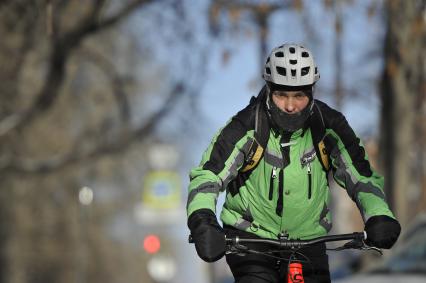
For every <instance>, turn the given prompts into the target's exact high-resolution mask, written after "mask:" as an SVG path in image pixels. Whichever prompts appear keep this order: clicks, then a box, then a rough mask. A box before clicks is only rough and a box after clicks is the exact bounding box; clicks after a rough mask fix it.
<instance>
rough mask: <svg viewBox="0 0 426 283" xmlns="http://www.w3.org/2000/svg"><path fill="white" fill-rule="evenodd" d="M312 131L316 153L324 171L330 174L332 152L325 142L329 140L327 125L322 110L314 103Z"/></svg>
mask: <svg viewBox="0 0 426 283" xmlns="http://www.w3.org/2000/svg"><path fill="white" fill-rule="evenodd" d="M310 129H311V133H312V140H313V143H314V147H315V151H316V152H317V155H318V154H319V156H320V157H321V158H319V160H320V162H321V165H322V167H323V169H324V171H326V172H329V171H330V157H329V152H330V151H331V149H330V148H327V146H326V144H328V143H326V142H325V140H326V138H327V134H326V131H325V123H324V119H323V117H322V113H321V110H320V109H319V107H318V105H316V104H315V103H314V108H313V113H312V116H311V118H310Z"/></svg>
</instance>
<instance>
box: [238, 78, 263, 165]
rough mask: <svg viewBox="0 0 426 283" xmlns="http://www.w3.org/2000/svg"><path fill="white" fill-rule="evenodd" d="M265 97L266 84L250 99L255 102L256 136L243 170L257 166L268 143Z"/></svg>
mask: <svg viewBox="0 0 426 283" xmlns="http://www.w3.org/2000/svg"><path fill="white" fill-rule="evenodd" d="M265 97H266V86H265V87H263V88H262V90H261V91H260V93H259V95H258V96H257V97H252V98H251V100H250V103H253V104H255V118H254V138H253V140H252V142H251V145H250V147H249V150H248V153H247V155H246V159H245V161H244V164H245V166H244V167H243V168H242V169H241V172H247V171H249V170H251V169H253V168H255V167H256V165H257V164H258V163H259V161H260V159H262V157H263V153H264V151H265V148H266V145H267V144H268V139H269V123H268V121H267V117H266V115H265V109H264V107H265V104H264V102H265V99H264V98H265Z"/></svg>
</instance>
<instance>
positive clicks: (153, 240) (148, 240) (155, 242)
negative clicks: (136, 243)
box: [143, 235, 161, 254]
mask: <svg viewBox="0 0 426 283" xmlns="http://www.w3.org/2000/svg"><path fill="white" fill-rule="evenodd" d="M160 247H161V244H160V238H158V236H157V235H148V236H146V237H145V238H144V239H143V249H144V250H145V251H146V252H147V253H149V254H155V253H156V252H158V251H159V250H160Z"/></svg>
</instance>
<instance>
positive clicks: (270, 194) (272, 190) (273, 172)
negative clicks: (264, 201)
mask: <svg viewBox="0 0 426 283" xmlns="http://www.w3.org/2000/svg"><path fill="white" fill-rule="evenodd" d="M276 178H277V167H275V166H274V167H272V174H271V181H270V183H269V200H272V197H273V194H274V179H276Z"/></svg>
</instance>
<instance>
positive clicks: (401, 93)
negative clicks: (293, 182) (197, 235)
mask: <svg viewBox="0 0 426 283" xmlns="http://www.w3.org/2000/svg"><path fill="white" fill-rule="evenodd" d="M425 7H426V1H424V0H409V1H404V0H393V1H390V0H389V1H385V0H377V1H368V0H341V1H339V0H321V1H320V0H318V1H307V0H281V1H278V0H277V1H273V0H265V1H256V0H197V1H194V0H156V1H154V0H121V1H119V0H109V1H108V0H90V1H80V0H69V1H67V0H61V1H60V0H37V1H24V0H9V1H8V0H6V1H1V3H0V38H1V41H0V81H1V83H0V95H1V99H0V188H1V190H0V223H1V226H0V282H10V283H23V282H31V283H37V282H63V283H68V282H76V283H86V282H144V283H154V282H158V283H161V282H169V283H180V282H209V283H219V282H233V280H232V277H231V275H230V272H229V270H228V268H227V266H226V263H225V262H224V260H220V261H219V262H217V263H214V264H205V263H203V262H202V261H201V260H200V259H199V258H198V257H197V256H196V253H195V249H194V247H193V246H191V245H190V244H188V243H187V237H188V233H189V231H188V230H187V228H186V212H185V205H186V197H187V185H188V182H189V178H188V173H189V170H190V168H191V167H193V166H196V165H197V164H198V163H199V161H200V159H201V154H202V152H203V151H204V150H205V149H206V148H207V146H208V144H209V142H210V139H211V138H212V137H213V135H214V133H215V132H216V131H218V130H219V128H220V127H222V126H223V125H224V124H225V123H226V121H227V120H228V119H229V118H230V117H231V116H232V115H234V114H235V113H236V112H237V111H238V110H240V109H241V108H243V107H244V106H245V105H246V104H247V103H248V102H249V100H250V97H251V96H253V95H256V94H257V93H258V91H259V90H260V88H261V87H262V83H263V82H262V79H261V69H262V66H263V62H264V60H265V58H266V56H267V53H268V52H269V51H270V49H271V48H273V47H275V46H278V45H280V44H282V43H284V42H296V43H302V44H304V45H305V46H306V47H308V48H309V49H311V50H312V51H313V53H314V55H315V58H316V62H317V64H318V65H319V70H320V73H321V79H320V81H319V82H318V83H317V88H316V93H315V97H316V98H318V99H321V100H323V101H325V102H327V103H329V104H330V105H331V106H333V107H335V108H336V109H338V110H340V111H342V112H343V113H344V114H345V115H346V117H347V119H348V121H349V122H350V124H351V125H352V127H353V128H354V129H355V131H356V132H357V134H358V135H359V136H360V137H361V138H362V139H363V141H364V143H365V145H366V148H367V150H368V153H369V156H370V159H371V161H372V163H373V165H374V167H375V168H376V169H377V170H378V171H379V172H380V173H382V174H384V175H385V177H386V187H385V190H386V194H387V197H388V201H389V203H390V204H391V206H392V208H393V210H394V212H395V214H396V215H397V217H398V218H399V220H400V222H401V224H402V227H403V233H404V235H403V237H401V239H400V241H399V242H398V246H397V247H395V249H393V250H392V251H390V252H387V253H386V254H385V256H383V257H381V258H378V257H376V256H374V255H371V254H370V253H364V254H360V253H355V252H348V253H343V252H342V253H337V252H335V253H333V252H332V253H330V264H331V268H332V275H333V278H336V279H339V278H343V279H344V278H345V277H346V278H350V277H352V276H354V275H355V274H357V275H355V276H364V277H365V276H366V277H367V278H369V279H365V282H394V281H392V280H396V279H395V278H399V277H401V278H403V279H404V282H420V281H421V280H424V279H425V278H426V217H425V214H424V213H426V169H425V168H426V164H425V161H426V148H425V145H426V123H425V122H426V84H425V70H426V56H425V55H426V54H425V53H426V48H425V44H426V30H425V26H426V8H425ZM331 190H332V193H333V195H334V199H333V211H334V228H333V231H332V232H333V233H347V232H351V231H355V230H360V229H362V228H363V226H362V221H361V218H360V216H359V213H358V211H357V209H356V207H355V205H354V204H353V203H352V201H351V200H350V199H349V197H348V196H347V195H346V193H345V191H344V190H342V189H340V188H338V187H337V186H336V185H333V186H332V188H331ZM222 199H223V198H222ZM220 204H221V201H219V204H218V212H219V211H220ZM398 276H399V277H398ZM390 278H392V279H390ZM348 280H350V279H348ZM375 280H378V281H375ZM380 280H384V281H380ZM410 280H414V281H410ZM415 280H420V281H415ZM395 282H396V281H395Z"/></svg>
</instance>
